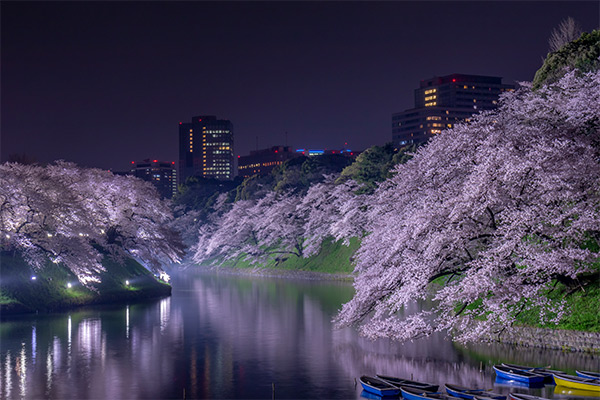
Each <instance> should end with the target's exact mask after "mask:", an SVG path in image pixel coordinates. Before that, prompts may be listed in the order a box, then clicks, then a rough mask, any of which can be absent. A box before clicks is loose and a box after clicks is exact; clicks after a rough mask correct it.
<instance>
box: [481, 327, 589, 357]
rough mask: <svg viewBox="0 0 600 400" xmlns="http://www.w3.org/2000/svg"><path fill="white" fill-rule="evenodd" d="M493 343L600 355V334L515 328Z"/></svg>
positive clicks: (495, 339)
mask: <svg viewBox="0 0 600 400" xmlns="http://www.w3.org/2000/svg"><path fill="white" fill-rule="evenodd" d="M493 341H498V342H501V343H508V344H513V345H518V346H525V347H540V348H544V349H556V350H564V351H582V352H586V353H596V354H600V333H599V332H580V331H567V330H558V329H545V328H529V327H513V328H512V329H511V330H510V331H505V332H503V333H502V334H501V335H500V336H499V337H496V338H494V340H493Z"/></svg>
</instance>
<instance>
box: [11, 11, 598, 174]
mask: <svg viewBox="0 0 600 400" xmlns="http://www.w3.org/2000/svg"><path fill="white" fill-rule="evenodd" d="M0 7H1V23H2V25H1V34H2V38H1V45H2V47H1V63H2V64H1V68H2V70H1V96H2V97H1V108H2V121H1V128H2V138H1V139H2V141H1V145H2V146H1V154H2V160H3V161H4V160H6V159H7V156H8V155H9V154H13V153H25V154H27V155H28V156H30V157H34V158H35V159H37V160H38V161H41V162H47V161H51V160H54V159H61V158H62V159H66V160H70V161H74V162H77V163H79V164H81V165H86V166H95V167H101V168H112V169H115V170H124V169H126V168H127V167H128V164H129V162H130V161H132V160H141V159H144V158H158V159H162V160H168V161H174V160H176V159H177V156H178V155H177V136H178V124H179V122H180V121H184V122H185V121H189V120H190V119H191V117H192V116H194V115H203V114H204V115H217V116H218V117H219V118H226V119H230V120H231V121H232V122H233V124H234V130H235V154H236V155H239V154H241V155H244V154H247V153H248V152H249V151H250V150H253V149H254V148H255V147H256V142H257V139H256V138H257V137H258V146H259V147H260V148H264V147H268V146H272V145H277V144H284V142H285V132H286V131H287V132H288V144H289V145H290V146H293V147H294V148H299V147H308V148H330V149H339V148H342V147H343V144H344V142H348V146H349V147H350V148H352V149H363V148H366V147H368V146H371V145H373V144H383V143H385V142H388V141H390V140H391V114H392V113H393V112H397V111H402V110H403V109H406V108H410V107H412V102H413V90H414V89H415V88H416V87H417V86H418V84H419V81H420V80H421V79H426V78H429V77H432V76H436V75H437V76H440V75H447V74H451V73H471V74H480V75H496V76H502V77H503V78H504V82H506V83H513V82H514V81H515V80H516V81H523V80H531V79H532V78H533V74H534V73H535V71H536V69H537V68H539V66H540V65H541V62H542V58H543V57H544V56H545V55H546V53H547V50H548V37H549V35H550V32H551V31H552V29H553V28H554V27H556V26H557V25H558V24H559V22H560V21H561V20H563V19H564V18H566V17H568V16H571V17H573V18H575V19H576V20H577V21H578V22H579V23H580V24H581V26H582V27H583V28H584V30H586V31H590V30H592V29H594V28H597V27H598V26H599V25H600V1H598V0H596V1H588V2H573V1H564V2H561V1H552V2H542V1H533V2H523V1H519V2H506V1H503V2H488V1H482V2H453V1H447V2H427V1H423V2H298V3H297V2H221V3H213V2H174V3H173V2H170V3H169V2H8V1H2V2H1V5H0Z"/></svg>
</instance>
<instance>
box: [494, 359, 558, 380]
mask: <svg viewBox="0 0 600 400" xmlns="http://www.w3.org/2000/svg"><path fill="white" fill-rule="evenodd" d="M502 365H503V366H504V367H507V368H512V369H518V370H520V371H527V372H533V373H534V374H539V375H543V376H544V377H545V381H546V382H549V383H554V380H553V379H552V374H564V371H559V370H556V369H548V368H544V367H529V366H526V365H517V364H506V363H502Z"/></svg>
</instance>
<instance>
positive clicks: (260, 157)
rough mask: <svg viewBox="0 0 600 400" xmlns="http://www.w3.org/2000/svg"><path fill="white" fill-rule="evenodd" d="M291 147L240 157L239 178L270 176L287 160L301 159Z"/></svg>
mask: <svg viewBox="0 0 600 400" xmlns="http://www.w3.org/2000/svg"><path fill="white" fill-rule="evenodd" d="M300 156H301V154H298V153H296V152H295V151H292V149H291V148H290V147H289V146H273V147H269V148H268V149H262V150H254V151H251V152H250V154H249V155H247V156H238V176H242V177H244V178H248V177H250V176H252V175H268V174H270V173H271V171H273V168H275V167H276V166H278V165H281V164H282V163H283V162H285V161H286V160H290V159H292V158H295V157H300Z"/></svg>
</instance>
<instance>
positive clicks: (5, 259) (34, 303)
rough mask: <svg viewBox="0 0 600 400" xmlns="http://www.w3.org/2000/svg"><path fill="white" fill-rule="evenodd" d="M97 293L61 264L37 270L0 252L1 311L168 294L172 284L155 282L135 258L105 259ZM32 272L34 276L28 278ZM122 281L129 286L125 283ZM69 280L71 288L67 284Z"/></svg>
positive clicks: (48, 265) (46, 309)
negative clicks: (81, 282)
mask: <svg viewBox="0 0 600 400" xmlns="http://www.w3.org/2000/svg"><path fill="white" fill-rule="evenodd" d="M103 265H104V267H105V268H106V271H105V272H103V273H102V275H101V279H102V282H101V284H99V285H98V292H94V291H91V290H89V289H87V288H85V287H83V286H82V285H81V284H80V283H79V282H78V281H77V278H76V277H75V275H74V274H73V273H72V272H71V271H70V270H69V269H67V268H66V267H64V266H62V265H60V264H53V263H51V262H48V264H47V265H46V266H45V267H44V268H43V269H41V270H40V271H36V272H33V270H32V268H31V267H30V266H29V265H28V264H27V263H26V262H25V260H23V258H21V257H20V256H18V255H16V256H14V255H12V254H7V253H2V254H0V278H1V279H0V312H1V313H6V314H8V313H18V312H31V311H52V310H58V309H63V308H69V307H75V306H80V305H85V304H98V303H111V302H118V301H127V300H136V299H142V298H148V297H157V296H164V295H169V294H170V293H171V287H170V286H169V285H167V284H164V283H160V282H158V281H157V280H156V279H155V278H154V276H153V275H152V274H151V273H150V272H149V271H148V270H146V269H145V268H144V267H143V266H142V265H140V264H139V263H137V262H136V261H134V260H132V259H129V260H127V261H126V262H125V263H123V264H119V263H115V262H114V261H111V260H108V259H105V260H104V262H103ZM32 275H35V276H36V277H37V279H36V280H35V281H33V280H31V276H32ZM125 280H129V281H130V285H129V286H126V285H125ZM69 282H71V283H72V287H71V288H68V287H67V284H68V283H69Z"/></svg>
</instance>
